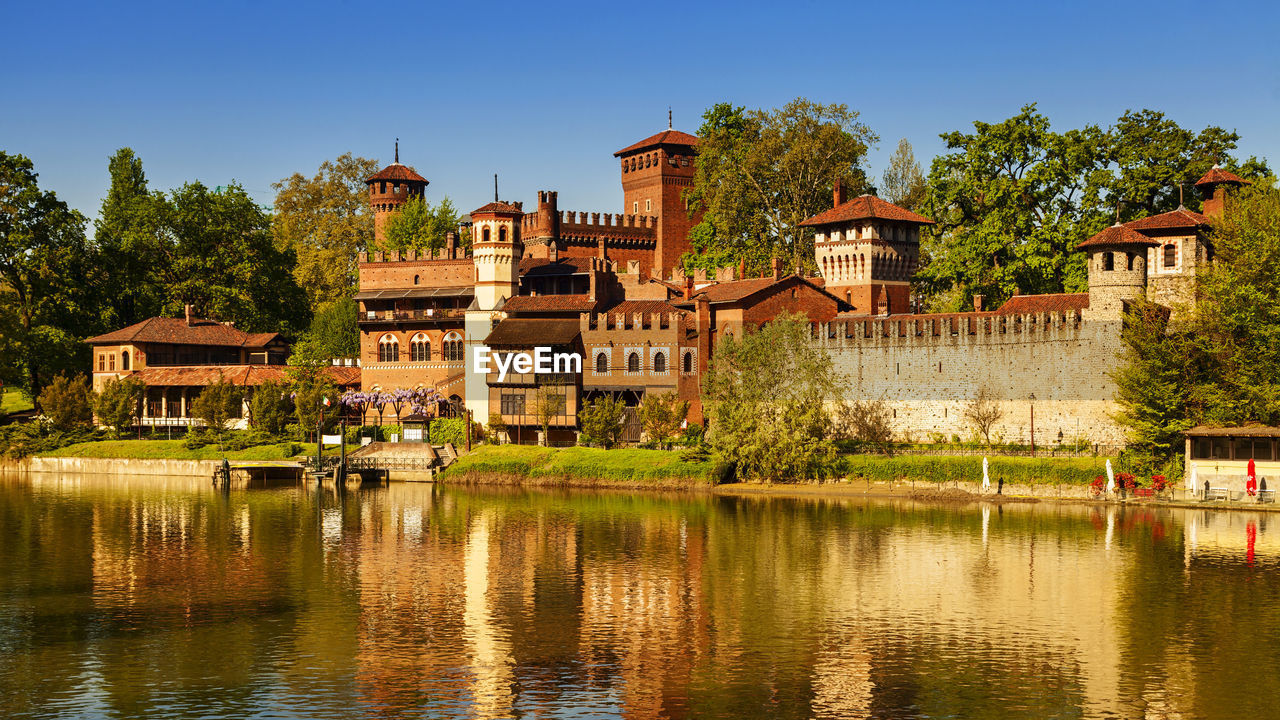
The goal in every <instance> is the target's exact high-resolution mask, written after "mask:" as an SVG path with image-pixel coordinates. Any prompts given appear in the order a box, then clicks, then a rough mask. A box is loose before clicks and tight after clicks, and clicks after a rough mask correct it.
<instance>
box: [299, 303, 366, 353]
mask: <svg viewBox="0 0 1280 720" xmlns="http://www.w3.org/2000/svg"><path fill="white" fill-rule="evenodd" d="M358 313H359V305H358V304H357V303H356V301H355V300H352V299H350V298H347V299H343V300H335V301H333V302H326V303H324V304H322V305H321V306H320V307H319V308H318V309H317V310H316V312H315V314H314V315H312V316H311V327H310V328H308V329H307V331H306V332H305V333H303V334H302V337H301V338H299V339H298V342H296V343H294V344H293V354H294V355H295V356H297V357H298V358H299V360H300V361H304V362H313V363H314V362H319V363H324V362H328V361H329V360H330V359H331V358H353V357H359V356H360V328H359V326H358V325H357V322H356V315H357V314H358Z"/></svg>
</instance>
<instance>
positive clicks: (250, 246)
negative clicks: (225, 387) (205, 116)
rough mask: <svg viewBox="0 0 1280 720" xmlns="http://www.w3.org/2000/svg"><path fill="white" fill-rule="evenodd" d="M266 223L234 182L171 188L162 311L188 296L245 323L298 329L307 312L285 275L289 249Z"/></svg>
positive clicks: (202, 307)
mask: <svg viewBox="0 0 1280 720" xmlns="http://www.w3.org/2000/svg"><path fill="white" fill-rule="evenodd" d="M270 228H271V218H270V216H268V215H267V213H266V211H265V210H263V209H262V208H261V207H259V206H258V205H257V204H256V203H255V202H254V201H253V200H252V199H251V198H250V197H249V196H248V194H247V193H245V191H244V189H243V188H241V187H240V186H239V185H237V184H235V183H232V184H231V185H230V186H228V187H227V188H226V189H225V190H222V191H220V192H211V191H210V190H209V189H208V188H206V187H205V186H204V185H203V184H201V183H198V182H195V183H187V184H186V185H183V186H182V187H181V188H178V189H177V190H175V191H173V193H172V194H171V196H170V198H169V203H168V208H167V210H166V218H165V229H166V231H167V233H168V234H169V242H168V244H167V250H168V257H167V262H164V263H163V264H162V267H163V268H164V269H165V271H166V275H165V277H164V284H165V286H166V289H167V296H168V302H167V307H166V310H167V311H168V312H169V313H171V314H176V313H180V312H182V307H183V305H184V304H186V303H191V304H192V305H194V306H195V309H196V311H197V312H198V313H200V314H206V315H211V316H213V317H217V318H219V319H222V320H234V321H236V322H238V323H240V325H241V326H242V327H244V329H247V330H255V331H276V332H283V333H286V334H295V333H297V332H299V331H301V329H302V328H303V327H304V326H305V324H306V320H307V317H308V315H309V313H308V312H307V306H306V296H305V294H304V293H303V291H302V289H301V288H300V287H299V286H298V284H297V282H296V281H295V279H294V277H293V274H292V271H293V268H294V265H295V256H294V253H293V251H292V250H289V249H284V250H281V249H279V248H277V247H276V245H275V244H273V242H272V238H271V232H270Z"/></svg>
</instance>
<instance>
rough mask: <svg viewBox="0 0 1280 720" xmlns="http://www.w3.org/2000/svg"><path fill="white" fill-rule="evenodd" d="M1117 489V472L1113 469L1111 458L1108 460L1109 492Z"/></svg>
mask: <svg viewBox="0 0 1280 720" xmlns="http://www.w3.org/2000/svg"><path fill="white" fill-rule="evenodd" d="M1115 491H1116V474H1115V473H1114V472H1112V471H1111V460H1110V459H1108V460H1107V492H1115Z"/></svg>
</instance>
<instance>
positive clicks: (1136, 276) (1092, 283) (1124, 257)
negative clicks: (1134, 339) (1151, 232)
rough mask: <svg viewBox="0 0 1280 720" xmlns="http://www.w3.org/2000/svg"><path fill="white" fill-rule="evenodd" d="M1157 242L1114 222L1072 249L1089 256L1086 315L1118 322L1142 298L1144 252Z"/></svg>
mask: <svg viewBox="0 0 1280 720" xmlns="http://www.w3.org/2000/svg"><path fill="white" fill-rule="evenodd" d="M1157 245H1159V243H1158V242H1157V241H1155V240H1152V239H1151V238H1149V237H1147V236H1146V235H1143V234H1142V233H1140V232H1138V231H1136V230H1133V229H1131V228H1129V227H1126V226H1124V225H1121V224H1120V223H1116V224H1115V225H1112V226H1111V227H1109V228H1107V229H1106V230H1103V231H1102V232H1100V233H1098V234H1096V235H1094V236H1093V237H1091V238H1089V239H1088V240H1085V241H1084V242H1082V243H1080V244H1079V245H1077V246H1076V248H1077V249H1078V250H1084V251H1086V252H1088V253H1089V307H1088V309H1087V310H1086V311H1085V312H1086V313H1087V314H1088V315H1089V316H1093V317H1099V318H1104V319H1111V320H1115V319H1119V318H1120V317H1121V316H1123V315H1124V310H1125V304H1126V303H1128V302H1129V301H1131V300H1136V299H1138V298H1140V297H1143V296H1145V295H1146V291H1147V250H1148V249H1149V248H1152V247H1155V246H1157Z"/></svg>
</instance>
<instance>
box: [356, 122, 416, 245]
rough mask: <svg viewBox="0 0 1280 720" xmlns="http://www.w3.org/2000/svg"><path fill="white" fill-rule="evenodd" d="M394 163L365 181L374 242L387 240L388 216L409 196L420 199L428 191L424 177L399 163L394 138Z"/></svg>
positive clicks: (398, 150)
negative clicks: (371, 215) (371, 216)
mask: <svg viewBox="0 0 1280 720" xmlns="http://www.w3.org/2000/svg"><path fill="white" fill-rule="evenodd" d="M395 158H396V159H395V162H393V163H391V164H390V165H388V166H386V167H384V168H382V169H381V170H379V171H378V172H377V173H375V174H374V175H371V176H369V179H367V180H365V181H364V184H365V185H367V186H369V208H370V209H371V210H373V242H374V245H375V247H383V246H384V245H385V243H386V225H387V218H389V217H391V213H394V212H396V211H397V210H399V209H400V206H401V205H404V204H405V203H406V202H408V201H409V200H411V199H412V198H420V197H422V195H423V193H424V192H426V190H427V185H428V182H427V179H426V178H424V177H422V176H421V175H419V174H418V173H417V172H416V171H415V170H414V169H413V168H411V167H409V166H408V165H401V164H400V141H399V140H398V139H397V140H396V154H395Z"/></svg>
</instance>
